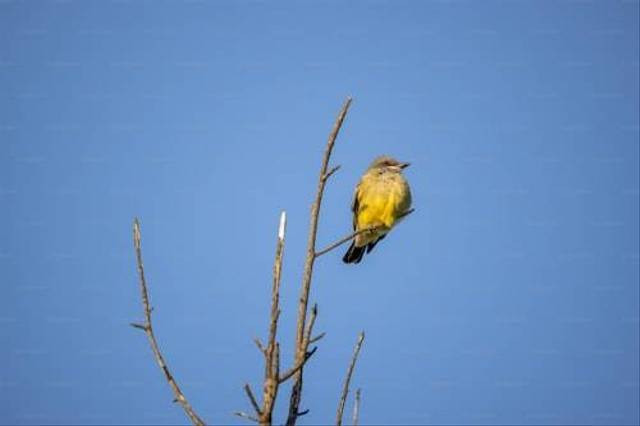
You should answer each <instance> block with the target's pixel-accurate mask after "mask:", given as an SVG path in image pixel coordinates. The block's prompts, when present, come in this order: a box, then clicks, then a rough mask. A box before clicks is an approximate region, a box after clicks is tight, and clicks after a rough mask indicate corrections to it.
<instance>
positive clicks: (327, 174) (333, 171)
mask: <svg viewBox="0 0 640 426" xmlns="http://www.w3.org/2000/svg"><path fill="white" fill-rule="evenodd" d="M338 170H340V165H339V164H338V165H337V166H334V167H333V168H332V169H331V170H329V171H328V172H327V173H326V174H325V175H324V176H322V180H327V179H329V178H330V177H331V175H332V174H334V173H335V172H337V171H338Z"/></svg>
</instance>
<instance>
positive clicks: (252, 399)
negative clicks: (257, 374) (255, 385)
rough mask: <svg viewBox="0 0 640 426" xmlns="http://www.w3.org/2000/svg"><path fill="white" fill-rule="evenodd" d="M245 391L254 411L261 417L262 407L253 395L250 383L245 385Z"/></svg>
mask: <svg viewBox="0 0 640 426" xmlns="http://www.w3.org/2000/svg"><path fill="white" fill-rule="evenodd" d="M244 391H245V393H246V394H247V397H248V398H249V401H250V402H251V405H252V406H253V409H254V410H255V411H256V414H258V415H261V414H262V411H260V406H259V405H258V401H256V396H255V395H254V394H253V391H252V390H251V386H249V383H245V384H244Z"/></svg>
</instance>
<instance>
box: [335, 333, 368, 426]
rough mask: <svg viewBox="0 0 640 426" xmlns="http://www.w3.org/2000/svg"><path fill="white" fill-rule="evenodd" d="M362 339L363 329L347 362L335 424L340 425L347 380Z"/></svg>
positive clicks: (345, 399) (345, 397)
mask: <svg viewBox="0 0 640 426" xmlns="http://www.w3.org/2000/svg"><path fill="white" fill-rule="evenodd" d="M363 341H364V331H361V332H360V334H359V335H358V341H357V342H356V346H355V348H354V349H353V356H352V357H351V363H350V364H349V369H348V370H347V376H346V377H345V379H344V385H343V386H342V395H341V396H340V401H339V402H338V412H337V414H336V425H337V426H340V425H342V413H343V412H344V404H345V403H346V401H347V394H348V393H349V382H350V381H351V375H352V374H353V369H354V368H355V366H356V361H357V359H358V354H359V353H360V348H361V347H362V342H363Z"/></svg>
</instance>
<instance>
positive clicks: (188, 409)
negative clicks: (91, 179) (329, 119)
mask: <svg viewBox="0 0 640 426" xmlns="http://www.w3.org/2000/svg"><path fill="white" fill-rule="evenodd" d="M350 106H351V98H347V99H346V100H345V102H344V104H343V105H342V108H341V110H340V112H339V114H338V117H337V118H336V121H335V123H334V125H333V128H332V129H331V132H330V133H329V138H328V140H327V145H326V148H325V151H324V155H323V157H322V164H321V167H320V173H319V176H318V185H317V189H316V196H315V199H314V201H313V204H312V205H311V217H310V222H309V235H308V242H307V248H306V257H305V263H304V271H303V274H302V283H301V286H300V299H299V304H298V315H297V321H296V329H295V332H296V334H295V336H296V341H295V347H294V348H293V350H294V362H293V365H291V366H290V367H289V368H287V369H282V368H281V365H280V343H279V342H278V319H279V317H280V278H281V272H282V260H283V255H284V246H285V233H286V225H287V216H286V212H284V211H283V212H282V213H281V215H280V223H279V226H278V236H277V240H276V253H275V259H274V262H273V282H272V288H271V310H270V315H269V328H268V337H267V340H266V344H263V343H262V342H261V341H260V339H258V338H256V339H254V341H255V343H256V346H257V347H258V349H259V350H260V353H261V354H262V355H263V358H264V379H263V385H262V402H261V403H260V402H258V398H256V395H255V393H254V392H253V390H252V389H251V386H250V385H249V384H248V383H247V384H245V385H244V391H245V393H246V395H247V398H248V399H249V403H250V404H251V407H252V413H246V412H244V411H236V412H235V413H234V414H236V415H237V416H240V417H243V418H245V419H248V420H250V421H253V422H256V423H260V424H261V425H270V424H272V421H273V419H272V417H273V409H274V407H275V403H276V399H277V396H278V391H279V388H280V385H281V384H283V383H285V382H286V381H288V380H292V381H293V385H292V386H291V394H290V397H289V409H288V416H287V420H286V424H287V425H288V426H293V425H295V424H296V421H297V419H298V417H300V416H303V415H305V414H306V413H308V412H309V410H308V409H305V410H300V404H301V401H302V390H303V380H302V379H303V373H304V367H305V366H306V364H307V362H308V361H309V359H310V358H311V357H312V356H313V354H314V353H315V352H316V350H317V349H318V348H317V346H313V347H312V348H310V347H311V346H312V345H313V344H314V343H316V342H318V341H319V340H320V339H322V337H324V333H321V334H318V335H314V334H313V327H314V325H315V321H316V317H317V315H318V306H317V304H314V305H313V306H312V307H311V309H309V296H310V294H311V283H312V277H313V267H314V263H315V260H316V259H317V258H318V257H320V256H322V255H323V254H326V253H328V252H330V251H331V250H333V249H335V248H337V247H339V246H340V245H342V244H344V243H346V242H348V241H350V240H352V239H353V238H355V237H356V236H357V235H359V234H361V233H363V232H370V231H373V230H375V228H369V229H362V230H359V231H357V232H353V233H352V234H350V235H347V236H346V237H344V238H341V239H339V240H338V241H336V242H335V243H333V244H330V245H329V246H327V247H326V248H324V249H321V250H317V248H316V237H317V234H318V219H319V216H320V207H321V205H322V197H323V195H324V189H325V185H326V183H327V181H328V180H329V178H330V177H331V176H332V175H333V174H334V173H335V172H336V171H338V169H339V168H340V166H334V167H331V168H329V161H330V159H331V153H332V151H333V147H334V145H335V142H336V139H337V137H338V133H339V132H340V128H341V127H342V123H343V122H344V119H345V117H346V115H347V112H348V111H349V107H350ZM408 213H410V212H408ZM408 213H407V214H408ZM133 244H134V249H135V255H136V262H137V267H138V275H139V281H140V294H141V300H142V308H143V314H144V322H143V323H141V324H140V323H132V324H131V325H132V326H133V327H135V328H138V329H140V330H143V331H144V332H145V334H146V335H147V338H148V340H149V345H150V346H151V350H152V352H153V354H154V357H155V360H156V363H157V364H158V366H159V367H160V369H161V370H162V372H163V374H164V377H165V379H166V380H167V382H168V383H169V386H170V387H171V390H172V391H173V395H174V398H175V399H174V402H176V403H178V404H180V406H181V407H182V409H183V410H184V412H185V414H186V415H187V417H188V418H189V420H190V421H191V422H192V423H193V424H194V425H204V424H205V422H204V420H202V418H201V417H200V416H198V414H196V412H195V410H194V409H193V407H192V406H191V404H189V401H188V400H187V398H186V397H185V395H184V393H183V392H182V390H181V389H180V387H179V386H178V383H177V381H176V380H175V378H174V377H173V375H172V374H171V372H170V370H169V367H168V365H167V363H166V362H165V360H164V357H163V356H162V353H161V351H160V348H159V346H158V343H157V341H156V338H155V335H154V333H153V324H152V321H151V314H152V312H153V308H152V307H151V303H150V300H149V291H148V285H147V281H146V278H145V274H144V266H143V262H142V245H141V231H140V222H139V221H138V219H137V218H136V219H135V220H134V222H133ZM363 341H364V332H361V333H360V334H359V335H358V340H357V342H356V346H355V348H354V352H353V356H352V358H351V362H350V363H349V367H348V370H347V373H346V377H345V380H344V384H343V387H342V392H341V395H340V397H339V400H338V409H337V413H336V424H337V425H341V424H342V417H343V412H344V407H345V404H346V400H347V396H348V393H349V384H350V381H351V376H352V374H353V370H354V368H355V364H356V360H357V358H358V354H359V352H360V349H361V347H362V343H363ZM359 405H360V389H358V390H357V391H356V397H355V401H354V409H353V424H358V416H359Z"/></svg>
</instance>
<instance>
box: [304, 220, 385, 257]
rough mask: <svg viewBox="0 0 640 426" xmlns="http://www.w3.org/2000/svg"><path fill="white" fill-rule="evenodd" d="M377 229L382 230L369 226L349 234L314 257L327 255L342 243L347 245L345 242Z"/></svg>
mask: <svg viewBox="0 0 640 426" xmlns="http://www.w3.org/2000/svg"><path fill="white" fill-rule="evenodd" d="M378 228H382V227H381V226H369V227H366V228H364V229H360V230H359V231H355V232H352V233H351V234H349V235H347V236H346V237H344V238H341V239H339V240H338V241H336V242H335V243H332V244H329V245H328V246H327V247H325V248H323V249H322V250H320V251H319V252H317V253H316V257H320V256H322V255H323V254H327V253H329V252H330V251H331V250H333V249H335V248H337V247H340V246H341V245H343V244H344V243H347V242H349V241H351V240H353V239H354V238H355V237H357V236H358V235H360V234H364V233H366V232H373V231H375V230H377V229H378Z"/></svg>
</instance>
